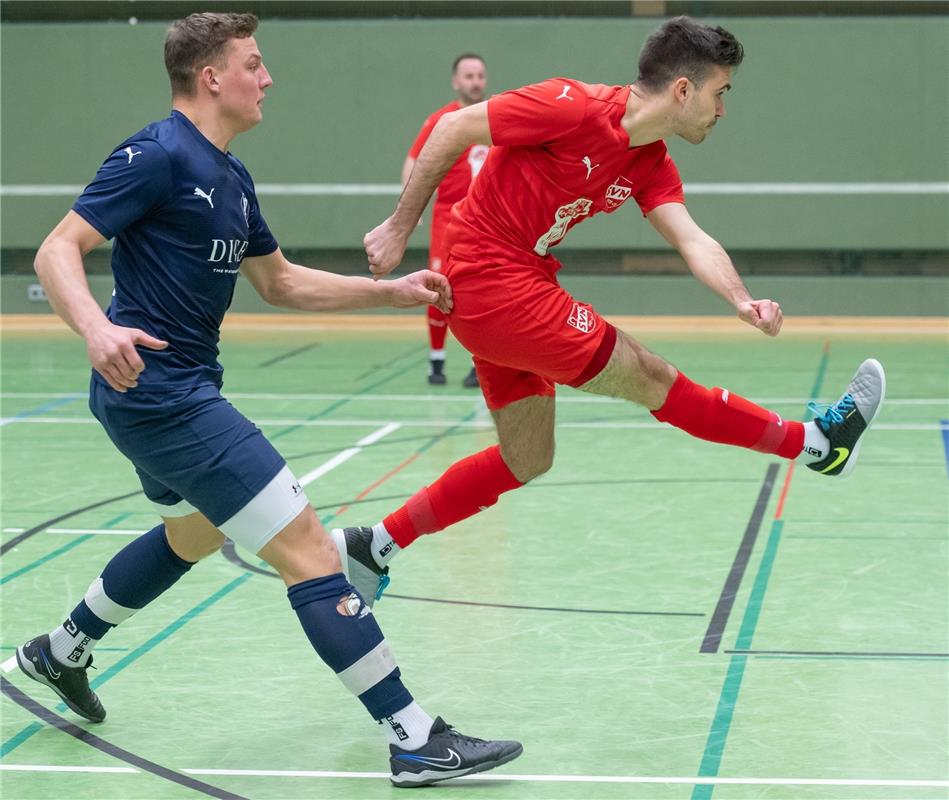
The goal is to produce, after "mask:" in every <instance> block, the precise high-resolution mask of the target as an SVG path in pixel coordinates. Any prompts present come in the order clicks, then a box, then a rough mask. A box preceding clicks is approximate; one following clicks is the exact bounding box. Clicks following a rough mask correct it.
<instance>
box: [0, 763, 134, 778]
mask: <svg viewBox="0 0 949 800" xmlns="http://www.w3.org/2000/svg"><path fill="white" fill-rule="evenodd" d="M0 769H3V770H7V771H9V772H120V773H123V774H125V775H128V774H130V773H131V774H133V775H137V774H139V773H140V772H141V770H137V769H135V768H134V767H58V766H52V765H49V764H0Z"/></svg>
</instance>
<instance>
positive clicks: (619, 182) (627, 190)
mask: <svg viewBox="0 0 949 800" xmlns="http://www.w3.org/2000/svg"><path fill="white" fill-rule="evenodd" d="M632 193H633V184H632V183H630V181H629V179H628V178H624V177H623V176H622V175H620V176H619V177H618V178H617V179H616V180H615V181H613V182H612V183H611V184H610V185H609V186H607V187H606V210H607V211H614V210H616V209H617V208H619V207H620V206H621V205H623V203H625V202H626V201H627V200H629V196H630V195H631V194H632Z"/></svg>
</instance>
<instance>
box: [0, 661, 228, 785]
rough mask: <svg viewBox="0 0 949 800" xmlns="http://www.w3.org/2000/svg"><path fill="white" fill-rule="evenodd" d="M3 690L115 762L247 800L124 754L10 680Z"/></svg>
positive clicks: (2, 682) (0, 679)
mask: <svg viewBox="0 0 949 800" xmlns="http://www.w3.org/2000/svg"><path fill="white" fill-rule="evenodd" d="M0 688H2V690H3V693H4V694H5V695H6V696H7V697H9V698H10V699H11V700H12V701H13V702H14V703H16V704H17V705H19V706H22V707H23V708H25V709H26V710H27V711H29V712H30V713H31V714H33V715H34V716H36V717H39V719H41V720H42V721H43V722H45V723H46V724H47V725H52V726H53V727H54V728H59V730H61V731H62V732H63V733H68V734H69V735H70V736H72V737H74V738H76V739H78V740H79V741H80V742H83V743H84V744H87V745H89V746H90V747H94V748H96V750H100V751H102V752H103V753H105V754H106V755H109V756H112V757H113V758H117V759H119V761H124V762H125V763H126V764H131V765H132V766H133V767H138V769H140V770H142V771H144V772H150V773H151V774H152V775H157V776H158V777H159V778H164V779H165V780H167V781H171V782H172V783H177V784H178V785H179V786H184V787H185V788H187V789H193V790H194V791H196V792H201V794H205V795H207V796H208V797H217V798H220V800H247V798H246V797H244V796H243V795H239V794H234V793H233V792H228V791H226V790H225V789H219V788H218V787H217V786H212V785H211V784H210V783H204V781H199V780H197V779H195V778H192V777H190V776H188V775H182V774H181V773H180V772H175V771H174V770H173V769H168V767H163V766H161V765H160V764H156V763H155V762H154V761H149V760H148V759H146V758H142V757H141V756H137V755H135V753H130V752H129V751H128V750H123V749H122V748H121V747H119V746H118V745H115V744H112V742H108V741H106V740H105V739H103V738H102V737H100V736H96V735H95V734H94V733H90V732H89V731H87V730H85V729H84V728H80V727H79V726H78V725H74V724H73V723H72V722H69V720H66V719H63V718H62V717H61V716H59V714H56V713H54V712H52V711H50V710H49V709H48V708H45V707H44V706H41V705H40V704H39V703H37V702H36V701H35V700H34V699H33V698H31V697H29V696H28V695H26V694H24V693H23V692H22V691H20V690H19V689H17V688H16V686H14V685H13V684H12V683H10V681H8V680H7V679H6V678H4V677H2V676H0Z"/></svg>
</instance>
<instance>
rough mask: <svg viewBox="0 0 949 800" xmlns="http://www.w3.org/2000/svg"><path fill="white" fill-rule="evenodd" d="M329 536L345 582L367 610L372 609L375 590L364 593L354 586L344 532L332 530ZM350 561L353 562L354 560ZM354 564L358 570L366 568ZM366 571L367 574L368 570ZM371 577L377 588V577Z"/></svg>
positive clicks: (337, 529)
mask: <svg viewBox="0 0 949 800" xmlns="http://www.w3.org/2000/svg"><path fill="white" fill-rule="evenodd" d="M330 536H331V537H332V539H333V543H334V544H335V545H336V549H337V550H338V551H339V560H340V564H341V565H342V567H343V575H345V576H346V580H347V581H349V582H350V583H351V584H352V585H353V587H354V588H355V589H356V591H357V592H359V594H360V595H361V596H362V599H363V602H365V604H366V605H367V606H369V608H372V607H373V606H374V605H375V604H376V589H373V590H372V591H371V592H364V591H363V590H362V589H360V588H359V587H358V586H356V583H355V582H354V581H353V576H352V570H350V568H349V562H350V558H349V548H347V547H346V534H345V532H344V531H343V529H342V528H333V530H331V531H330ZM352 560H353V561H355V559H352ZM356 563H357V565H358V566H359V568H360V569H364V570H365V569H366V567H364V566H362V564H359V562H356ZM366 571H367V572H368V571H369V570H366ZM373 577H374V578H375V580H376V587H377V588H378V582H379V576H378V575H375V574H374V573H373ZM361 582H362V581H360V583H361Z"/></svg>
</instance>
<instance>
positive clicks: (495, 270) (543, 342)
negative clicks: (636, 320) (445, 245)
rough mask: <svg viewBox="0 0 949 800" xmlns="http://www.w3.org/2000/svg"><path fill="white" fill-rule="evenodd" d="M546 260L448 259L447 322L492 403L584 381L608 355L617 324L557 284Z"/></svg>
mask: <svg viewBox="0 0 949 800" xmlns="http://www.w3.org/2000/svg"><path fill="white" fill-rule="evenodd" d="M526 260H527V259H525V261H526ZM538 261H540V259H538ZM549 261H550V259H544V263H535V264H528V263H522V264H516V263H485V262H479V263H470V262H465V261H461V260H459V259H457V258H456V257H455V256H454V255H452V256H451V257H450V258H449V261H448V268H447V270H446V274H447V275H448V279H449V281H451V288H452V296H453V298H454V302H455V305H454V308H453V310H452V312H451V314H450V315H449V316H448V327H449V329H450V330H451V332H452V333H453V334H454V336H455V338H456V339H458V341H459V342H461V344H463V345H464V346H465V348H466V349H467V350H468V351H470V352H471V354H472V355H473V356H474V363H475V367H476V369H477V371H478V380H479V381H480V383H481V391H482V392H483V393H484V398H485V400H486V401H487V404H488V408H490V409H491V410H497V409H499V408H504V406H507V405H510V404H511V403H513V402H514V401H516V400H521V399H523V398H525V397H532V396H535V395H542V396H552V395H553V394H554V386H555V384H557V383H562V384H567V385H569V386H582V385H583V384H584V383H586V382H587V381H589V380H591V379H592V378H594V377H595V376H596V375H598V374H599V373H600V371H601V370H602V369H603V367H605V366H606V363H607V361H609V359H610V356H611V355H612V354H613V347H614V345H615V344H616V329H615V328H614V327H613V326H612V325H610V324H609V323H608V322H607V321H606V320H604V319H603V317H601V316H600V315H599V314H598V313H597V312H596V310H595V309H594V308H593V307H592V306H589V305H587V304H586V303H580V302H578V301H576V300H574V299H573V297H572V296H571V295H570V294H569V293H568V292H566V291H565V290H564V289H563V287H561V285H560V284H559V283H558V282H557V278H556V277H555V275H554V273H553V271H552V270H551V269H550V266H549Z"/></svg>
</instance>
